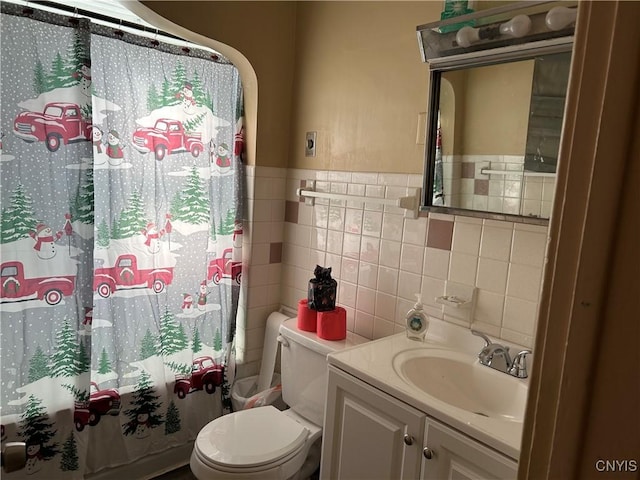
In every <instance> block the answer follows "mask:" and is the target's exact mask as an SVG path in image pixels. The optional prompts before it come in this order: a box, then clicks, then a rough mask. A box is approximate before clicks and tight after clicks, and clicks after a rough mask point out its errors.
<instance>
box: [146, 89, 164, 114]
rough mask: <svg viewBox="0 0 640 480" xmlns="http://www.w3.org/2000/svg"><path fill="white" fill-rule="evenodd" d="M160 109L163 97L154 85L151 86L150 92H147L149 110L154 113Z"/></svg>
mask: <svg viewBox="0 0 640 480" xmlns="http://www.w3.org/2000/svg"><path fill="white" fill-rule="evenodd" d="M160 107H162V95H161V94H160V93H158V89H157V88H156V86H155V84H153V83H152V84H151V85H149V91H148V92H147V110H149V111H150V112H152V111H153V110H155V109H156V108H160Z"/></svg>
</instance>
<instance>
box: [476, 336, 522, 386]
mask: <svg viewBox="0 0 640 480" xmlns="http://www.w3.org/2000/svg"><path fill="white" fill-rule="evenodd" d="M471 333H472V334H473V335H476V336H478V337H480V338H482V339H483V340H484V347H482V350H480V353H478V360H479V362H480V364H481V365H486V366H487V367H491V368H493V369H494V370H498V371H499V372H503V373H506V374H508V375H511V376H513V377H517V378H527V375H528V373H527V359H526V356H527V355H528V354H530V353H531V350H522V351H521V352H519V353H518V354H517V355H516V356H515V357H514V358H513V359H512V358H511V355H510V354H509V347H507V346H505V345H501V344H499V343H494V342H492V341H491V339H489V337H487V336H486V335H485V334H484V333H482V332H479V331H477V330H471Z"/></svg>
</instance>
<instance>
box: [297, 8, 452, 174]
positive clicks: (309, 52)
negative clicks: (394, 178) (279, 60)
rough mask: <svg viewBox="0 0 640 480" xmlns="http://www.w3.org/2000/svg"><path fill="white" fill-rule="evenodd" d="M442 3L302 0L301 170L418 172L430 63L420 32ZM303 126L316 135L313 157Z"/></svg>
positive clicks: (299, 27)
mask: <svg viewBox="0 0 640 480" xmlns="http://www.w3.org/2000/svg"><path fill="white" fill-rule="evenodd" d="M440 10H441V4H440V3H438V2H300V3H299V5H298V15H297V28H296V65H295V91H294V102H293V111H292V122H291V127H292V128H291V134H292V139H291V160H290V163H289V165H290V166H291V167H296V168H312V169H329V170H348V171H378V172H402V173H419V172H422V170H423V165H424V146H423V145H418V144H416V131H417V121H418V114H419V113H420V112H424V111H425V110H426V102H427V91H428V90H427V89H428V68H427V66H426V65H425V64H423V63H422V62H421V60H420V54H419V49H418V42H417V40H416V33H415V29H416V26H417V25H420V24H422V23H427V22H430V21H433V20H435V19H437V18H439V13H440ZM306 131H317V132H318V151H317V156H316V157H315V158H309V157H305V156H304V138H305V132H306Z"/></svg>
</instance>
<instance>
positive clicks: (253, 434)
mask: <svg viewBox="0 0 640 480" xmlns="http://www.w3.org/2000/svg"><path fill="white" fill-rule="evenodd" d="M308 433H309V431H308V430H307V429H306V428H305V427H303V426H302V425H300V424H299V423H298V422H296V421H295V420H293V419H291V418H289V417H288V416H287V415H285V414H283V413H282V412H280V411H279V410H278V409H277V408H275V407H273V406H271V405H267V406H264V407H258V408H252V409H249V410H241V411H239V412H235V413H232V414H230V415H224V416H222V417H220V418H217V419H216V420H214V421H212V422H210V423H209V424H207V425H206V426H205V427H204V428H203V429H202V430H201V431H200V433H199V434H198V438H197V439H196V444H195V446H196V449H197V450H198V452H199V453H200V454H201V456H203V457H204V458H205V459H207V460H208V461H209V462H211V463H214V464H218V465H222V466H228V467H256V466H260V465H265V464H269V463H273V462H276V461H277V460H279V459H281V458H282V457H284V456H286V455H288V454H289V453H291V452H294V451H296V450H297V449H299V448H300V447H302V445H303V444H304V442H305V440H306V438H307V436H308Z"/></svg>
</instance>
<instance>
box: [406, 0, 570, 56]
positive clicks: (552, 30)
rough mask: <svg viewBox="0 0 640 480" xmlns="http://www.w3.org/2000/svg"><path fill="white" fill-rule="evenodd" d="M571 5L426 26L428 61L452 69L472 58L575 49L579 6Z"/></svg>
mask: <svg viewBox="0 0 640 480" xmlns="http://www.w3.org/2000/svg"><path fill="white" fill-rule="evenodd" d="M567 3H569V4H570V7H567V6H558V2H557V1H520V2H516V3H514V4H509V5H504V6H501V7H496V8H492V9H487V10H478V11H476V12H473V13H470V14H467V15H461V16H458V17H455V18H450V19H446V20H441V21H439V22H433V23H429V24H425V25H420V26H418V27H417V34H418V44H419V46H420V53H421V55H422V60H423V61H424V62H427V63H429V64H431V66H432V67H436V68H440V66H442V68H449V67H455V66H456V64H457V63H458V62H459V61H465V62H466V61H468V59H469V58H471V57H473V58H481V57H485V56H488V55H490V56H491V57H492V58H496V59H497V58H498V57H497V56H500V57H501V58H504V59H508V58H509V57H510V56H514V55H516V56H518V57H522V55H523V52H526V51H529V50H531V51H533V50H535V51H536V52H541V49H548V50H549V51H553V50H554V49H555V48H556V47H558V46H560V47H562V46H563V45H567V44H571V43H572V41H573V33H574V29H575V26H574V25H575V21H576V16H577V8H575V5H576V2H575V1H571V2H567ZM463 25H464V26H463ZM452 27H457V31H456V30H454V29H453V28H452ZM459 27H461V28H459ZM496 55H497V56H496ZM463 59H467V60H463Z"/></svg>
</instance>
